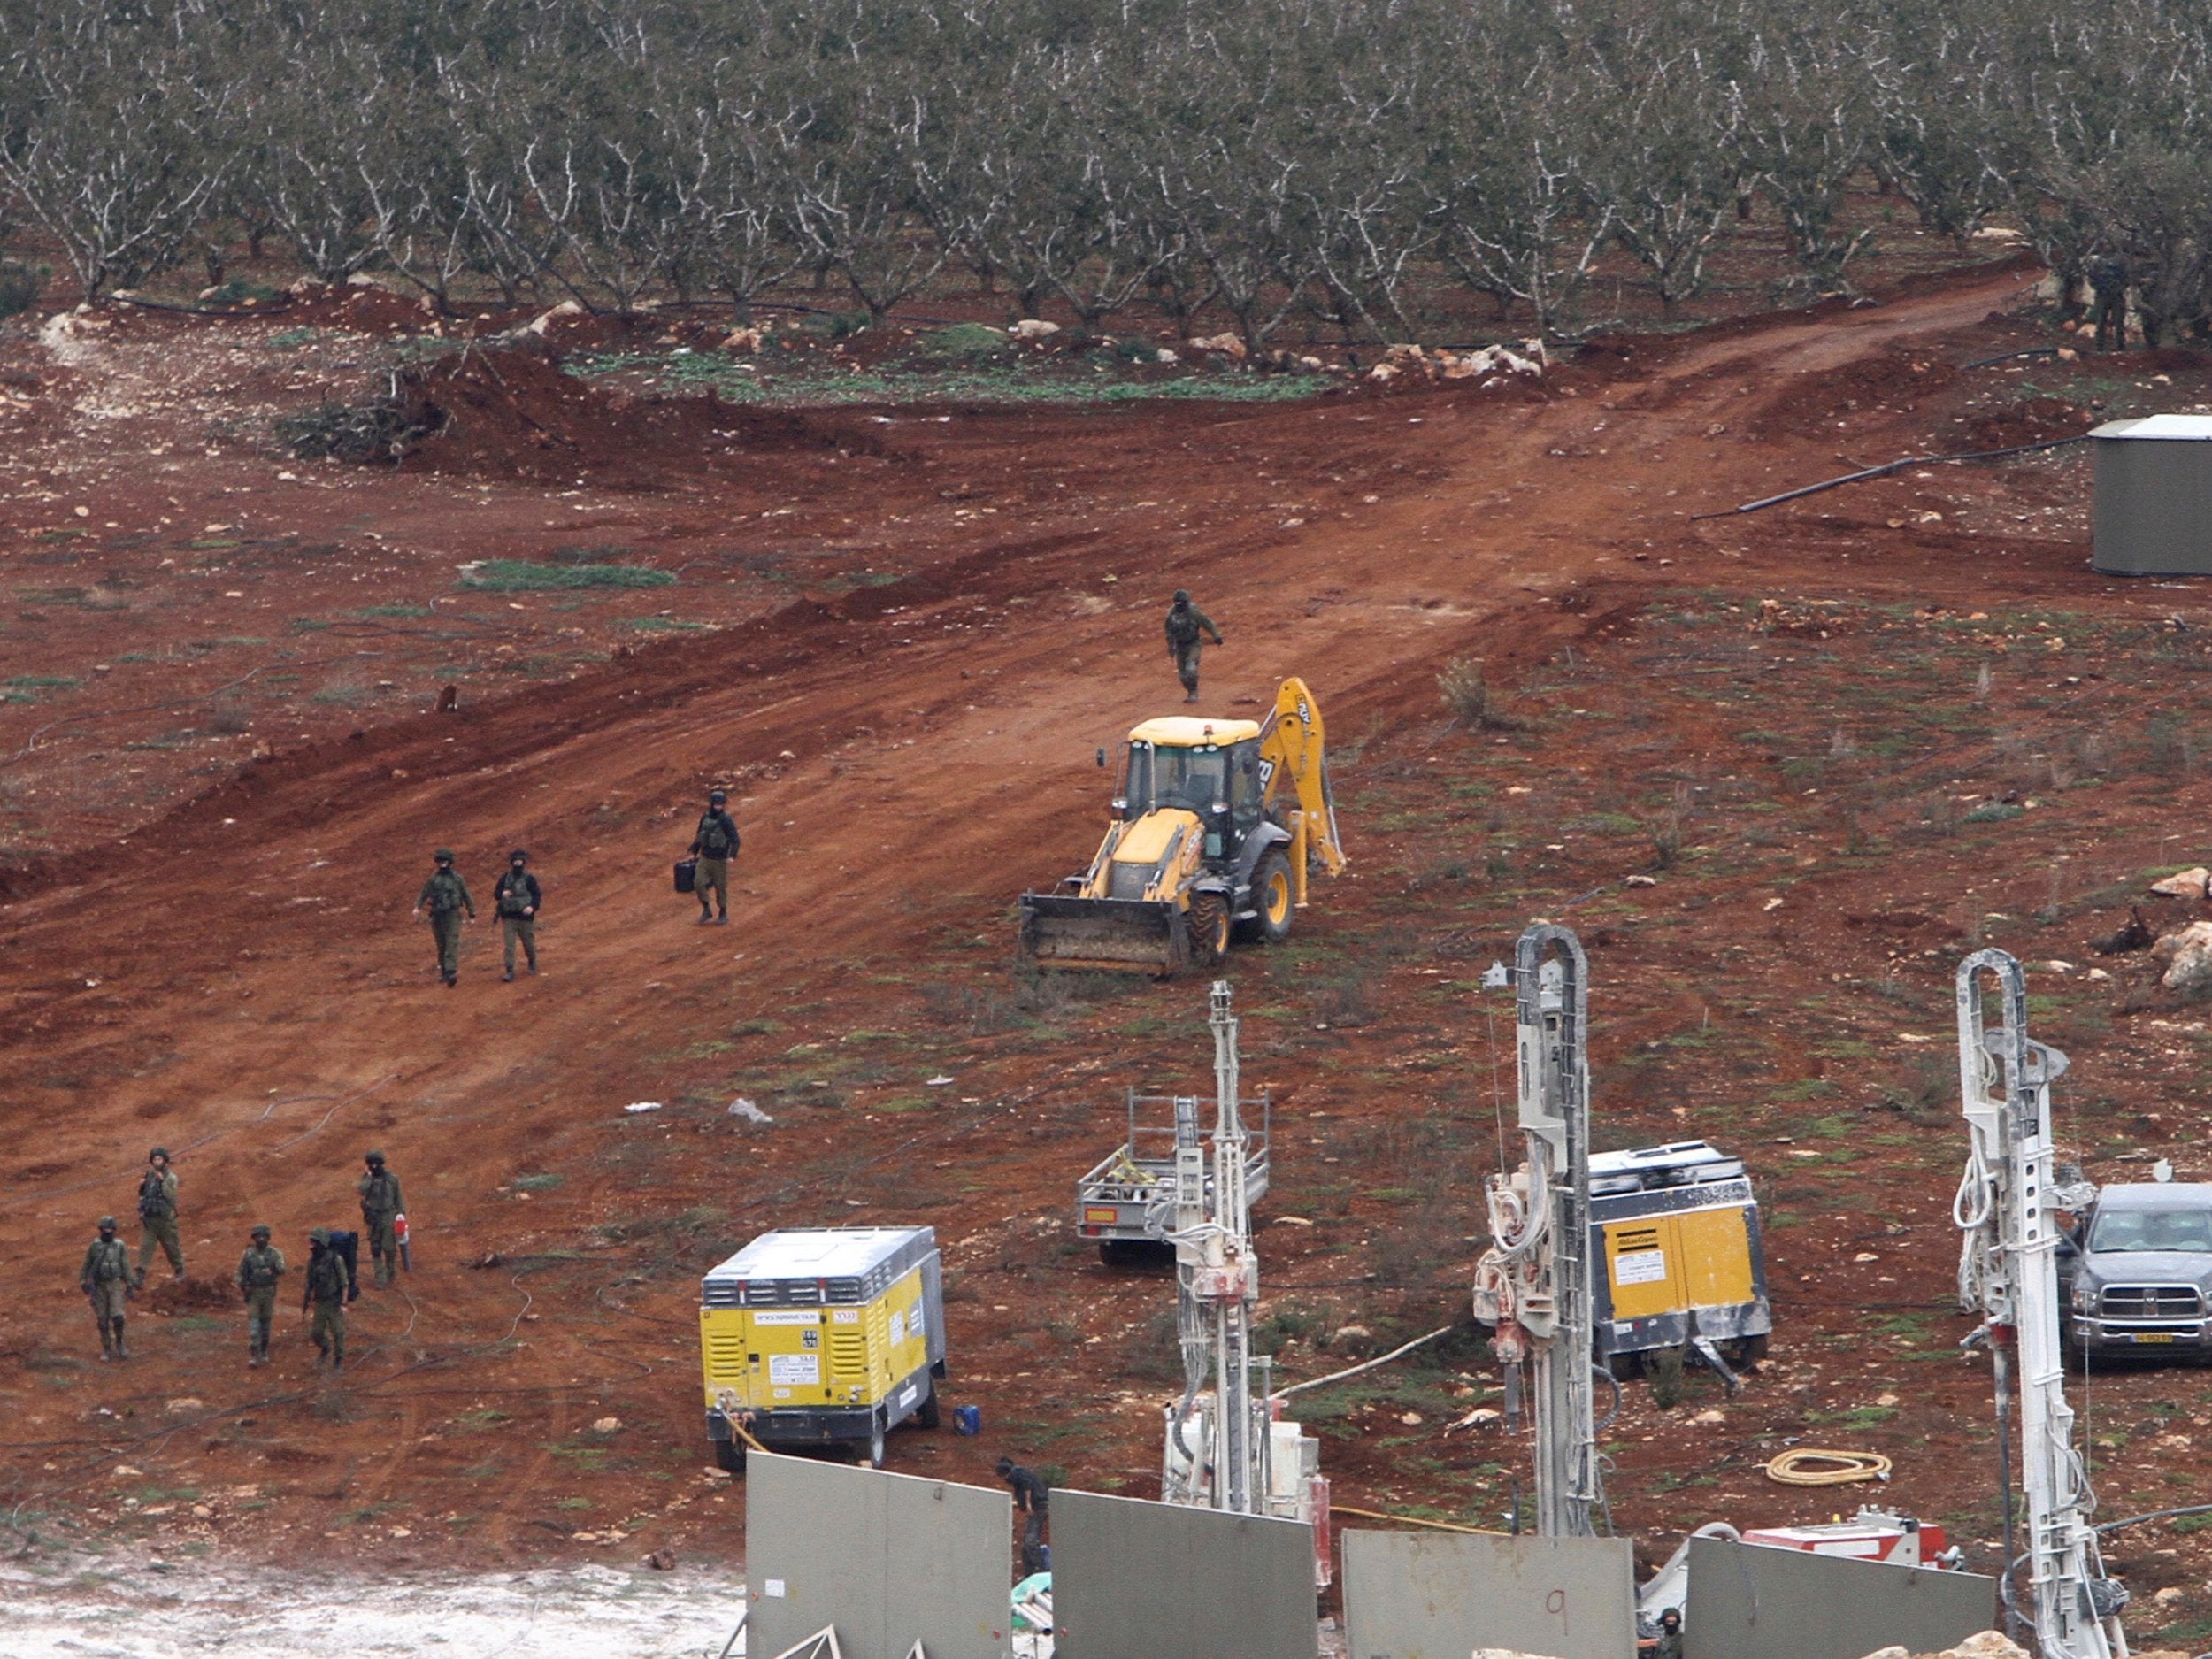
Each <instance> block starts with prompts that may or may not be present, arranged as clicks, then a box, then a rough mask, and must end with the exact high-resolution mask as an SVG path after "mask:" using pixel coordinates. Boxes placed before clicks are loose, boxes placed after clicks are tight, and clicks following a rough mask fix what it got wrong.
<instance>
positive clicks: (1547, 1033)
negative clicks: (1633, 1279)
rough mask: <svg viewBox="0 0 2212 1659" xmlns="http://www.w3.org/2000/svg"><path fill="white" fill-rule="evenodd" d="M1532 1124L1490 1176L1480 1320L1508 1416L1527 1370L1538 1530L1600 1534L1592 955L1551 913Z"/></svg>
mask: <svg viewBox="0 0 2212 1659" xmlns="http://www.w3.org/2000/svg"><path fill="white" fill-rule="evenodd" d="M1512 982H1513V987H1514V996H1515V1005H1516V1006H1515V1016H1516V1021H1517V1027H1518V1041H1517V1055H1516V1059H1517V1069H1518V1073H1519V1084H1520V1091H1519V1092H1520V1123H1521V1132H1522V1133H1523V1134H1524V1135H1525V1137H1526V1140H1527V1146H1528V1156H1527V1161H1526V1162H1525V1164H1523V1165H1522V1166H1521V1168H1520V1169H1518V1170H1517V1171H1514V1172H1513V1173H1512V1174H1511V1175H1510V1176H1509V1175H1507V1174H1505V1173H1504V1172H1503V1171H1500V1172H1499V1173H1498V1174H1496V1175H1494V1176H1492V1177H1491V1179H1490V1183H1489V1200H1490V1231H1491V1234H1492V1236H1493V1237H1494V1240H1496V1241H1495V1243H1494V1244H1493V1245H1492V1246H1491V1248H1490V1249H1489V1250H1488V1251H1487V1252H1486V1254H1485V1255H1484V1256H1483V1258H1482V1261H1481V1263H1480V1264H1479V1266H1478V1267H1477V1268H1476V1270H1475V1290H1474V1310H1475V1317H1476V1318H1478V1319H1479V1320H1482V1321H1484V1322H1485V1323H1486V1324H1492V1325H1495V1327H1496V1337H1495V1340H1494V1346H1495V1348H1496V1350H1497V1355H1498V1358H1499V1360H1500V1362H1501V1363H1502V1365H1503V1366H1504V1369H1505V1398H1506V1411H1507V1418H1508V1425H1509V1426H1511V1427H1517V1426H1518V1417H1519V1410H1520V1394H1521V1367H1522V1365H1523V1364H1524V1363H1525V1362H1527V1361H1528V1360H1529V1359H1530V1358H1531V1357H1533V1359H1534V1370H1535V1388H1534V1394H1535V1404H1536V1424H1535V1428H1536V1433H1535V1441H1536V1530H1537V1532H1539V1533H1540V1534H1542V1535H1544V1536H1546V1537H1551V1538H1587V1537H1591V1536H1594V1533H1595V1532H1596V1516H1597V1515H1598V1513H1600V1512H1601V1511H1602V1509H1603V1507H1604V1502H1605V1491H1604V1482H1603V1477H1602V1475H1601V1471H1600V1469H1599V1465H1598V1455H1597V1431H1596V1428H1595V1400H1594V1389H1593V1387H1592V1386H1591V1378H1592V1374H1593V1373H1592V1360H1591V1353H1592V1345H1591V1342H1592V1339H1591V1326H1590V1321H1591V1317H1592V1315H1591V1286H1590V1062H1589V1054H1588V1049H1587V1042H1588V1030H1587V1027H1588V1020H1589V958H1588V957H1587V956H1585V955H1584V954H1583V949H1582V941H1580V940H1578V939H1577V938H1576V937H1575V936H1574V934H1573V933H1572V932H1571V931H1570V930H1569V929H1567V928H1564V927H1561V926H1555V925H1554V924H1552V923H1548V922H1539V923H1536V924H1535V925H1534V926H1531V927H1530V928H1529V929H1528V930H1527V931H1526V932H1525V933H1523V934H1522V935H1521V938H1520V942H1519V944H1518V945H1517V947H1516V948H1515V950H1514V969H1513V979H1512Z"/></svg>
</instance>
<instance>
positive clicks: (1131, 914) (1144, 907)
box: [1021, 893, 1190, 978]
mask: <svg viewBox="0 0 2212 1659" xmlns="http://www.w3.org/2000/svg"><path fill="white" fill-rule="evenodd" d="M1021 948H1022V955H1023V956H1027V957H1028V958H1029V959H1030V960H1031V961H1033V962H1034V963H1036V964H1037V965H1038V966H1039V967H1042V968H1106V969H1131V968H1134V969H1141V970H1143V971H1145V972H1151V973H1155V974H1157V975H1159V976H1161V977H1162V978H1165V977H1167V976H1168V975H1170V974H1172V973H1175V972H1179V971H1180V970H1181V969H1182V968H1184V967H1185V966H1187V964H1188V963H1189V961H1190V935H1189V930H1188V928H1187V926H1186V925H1185V923H1184V920H1183V912H1182V910H1180V909H1179V907H1177V906H1176V905H1173V904H1171V903H1168V902H1165V901H1164V900H1156V899H1087V898H1081V897H1077V896H1072V895H1063V894H1046V893H1025V894H1023V895H1022V946H1021Z"/></svg>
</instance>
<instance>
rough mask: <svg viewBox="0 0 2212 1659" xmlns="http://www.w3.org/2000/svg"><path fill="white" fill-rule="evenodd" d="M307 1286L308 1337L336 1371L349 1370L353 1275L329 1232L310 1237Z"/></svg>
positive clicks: (321, 1230)
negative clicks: (348, 1309)
mask: <svg viewBox="0 0 2212 1659" xmlns="http://www.w3.org/2000/svg"><path fill="white" fill-rule="evenodd" d="M307 1243H308V1256H307V1284H306V1287H305V1289H304V1290H303V1293H302V1294H301V1296H300V1311H301V1312H302V1313H304V1314H309V1315H311V1317H310V1319H309V1320H308V1325H307V1334H308V1335H309V1336H310V1337H311V1338H312V1339H313V1340H314V1343H315V1347H316V1349H317V1350H318V1355H319V1357H318V1358H317V1360H316V1363H317V1364H320V1363H322V1361H323V1360H324V1359H328V1360H329V1361H330V1369H331V1370H332V1371H343V1370H345V1368H346V1293H347V1292H349V1291H350V1290H351V1289H352V1288H353V1275H352V1273H351V1271H349V1269H348V1268H347V1266H346V1258H345V1256H343V1255H342V1253H341V1252H339V1251H338V1250H336V1249H334V1248H332V1247H331V1243H330V1233H329V1232H328V1230H327V1229H326V1228H322V1227H317V1228H315V1229H313V1230H312V1231H311V1232H310V1233H308V1235H307Z"/></svg>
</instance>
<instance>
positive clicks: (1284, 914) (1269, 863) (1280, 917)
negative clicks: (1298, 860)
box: [1252, 853, 1298, 945]
mask: <svg viewBox="0 0 2212 1659" xmlns="http://www.w3.org/2000/svg"><path fill="white" fill-rule="evenodd" d="M1297 893H1298V889H1297V888H1296V887H1294V886H1293V885H1292V883H1291V879H1290V865H1289V864H1287V863H1286V862H1285V860H1284V858H1283V856H1282V854H1280V853H1270V854H1268V855H1267V856H1266V857H1264V858H1263V859H1261V860H1260V867H1259V868H1258V869H1257V870H1256V871H1255V872H1253V874H1252V908H1253V909H1254V910H1256V911H1258V912H1259V913H1258V915H1256V916H1255V917H1254V918H1252V925H1253V926H1254V928H1255V929H1256V931H1257V933H1258V934H1259V937H1260V938H1261V939H1262V940H1263V941H1265V942H1267V943H1268V944H1271V945H1279V944H1281V943H1282V942H1283V941H1284V940H1286V939H1288V938H1289V937H1290V924H1291V922H1292V920H1293V918H1294V917H1295V916H1296V914H1297V910H1298V905H1297Z"/></svg>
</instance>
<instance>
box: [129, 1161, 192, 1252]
mask: <svg viewBox="0 0 2212 1659" xmlns="http://www.w3.org/2000/svg"><path fill="white" fill-rule="evenodd" d="M157 1244H158V1245H159V1246H160V1247H161V1253H162V1254H163V1255H164V1256H167V1257H168V1258H169V1271H170V1272H171V1273H172V1274H173V1276H174V1277H176V1278H178V1279H182V1278H183V1277H184V1247H183V1245H182V1244H181V1243H180V1241H179V1240H178V1238H177V1172H176V1171H174V1170H173V1169H171V1168H170V1167H169V1148H167V1147H156V1148H154V1149H153V1150H152V1151H151V1152H149V1153H148V1154H147V1155H146V1172H145V1174H143V1175H142V1176H140V1177H139V1178H138V1277H137V1280H136V1282H137V1283H139V1284H141V1285H142V1284H144V1283H145V1282H146V1270H147V1268H148V1267H150V1265H152V1263H153V1259H154V1246H156V1245H157Z"/></svg>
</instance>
